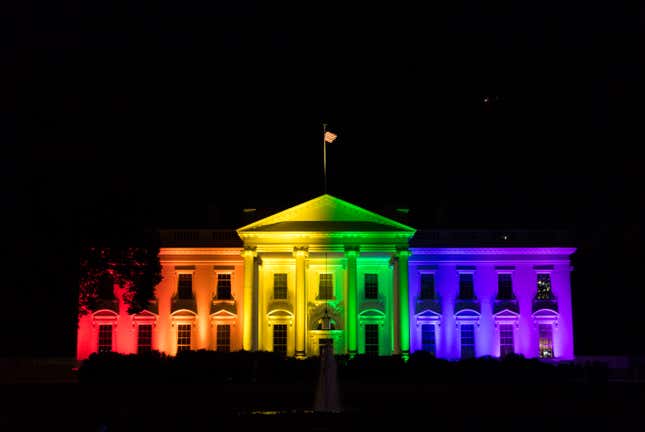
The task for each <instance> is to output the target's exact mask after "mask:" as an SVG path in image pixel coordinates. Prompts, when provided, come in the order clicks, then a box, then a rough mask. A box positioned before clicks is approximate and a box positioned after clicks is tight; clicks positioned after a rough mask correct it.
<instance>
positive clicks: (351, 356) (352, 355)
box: [348, 350, 358, 359]
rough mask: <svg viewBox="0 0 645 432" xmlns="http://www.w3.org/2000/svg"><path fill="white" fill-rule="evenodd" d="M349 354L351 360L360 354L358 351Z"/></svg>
mask: <svg viewBox="0 0 645 432" xmlns="http://www.w3.org/2000/svg"><path fill="white" fill-rule="evenodd" d="M348 354H349V358H350V359H353V358H354V357H356V354H358V352H356V350H350V351H349V352H348Z"/></svg>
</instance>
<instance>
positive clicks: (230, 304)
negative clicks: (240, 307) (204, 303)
mask: <svg viewBox="0 0 645 432" xmlns="http://www.w3.org/2000/svg"><path fill="white" fill-rule="evenodd" d="M222 310H224V311H227V312H230V313H232V314H237V303H236V301H235V299H234V298H232V297H231V298H230V299H217V298H214V299H213V300H212V301H211V312H210V313H211V314H214V313H216V312H219V311H222Z"/></svg>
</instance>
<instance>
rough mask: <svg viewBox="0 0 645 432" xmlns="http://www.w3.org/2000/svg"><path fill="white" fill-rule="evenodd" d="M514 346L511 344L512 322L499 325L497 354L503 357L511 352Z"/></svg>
mask: <svg viewBox="0 0 645 432" xmlns="http://www.w3.org/2000/svg"><path fill="white" fill-rule="evenodd" d="M514 352H515V347H514V344H513V324H500V325H499V356H500V357H504V356H506V355H508V354H513V353H514Z"/></svg>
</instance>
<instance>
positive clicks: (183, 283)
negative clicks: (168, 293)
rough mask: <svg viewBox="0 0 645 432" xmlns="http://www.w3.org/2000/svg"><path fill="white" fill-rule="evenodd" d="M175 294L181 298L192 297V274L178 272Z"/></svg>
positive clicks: (187, 298)
mask: <svg viewBox="0 0 645 432" xmlns="http://www.w3.org/2000/svg"><path fill="white" fill-rule="evenodd" d="M177 291H178V292H177V296H178V297H179V298H180V299H182V300H190V299H192V298H193V275H192V274H180V275H179V287H178V288H177Z"/></svg>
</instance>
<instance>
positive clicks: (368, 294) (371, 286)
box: [365, 273, 378, 299]
mask: <svg viewBox="0 0 645 432" xmlns="http://www.w3.org/2000/svg"><path fill="white" fill-rule="evenodd" d="M365 298H366V299H375V298H378V275H377V274H375V273H366V274H365Z"/></svg>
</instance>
